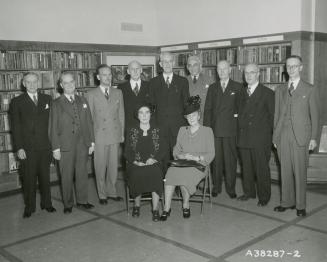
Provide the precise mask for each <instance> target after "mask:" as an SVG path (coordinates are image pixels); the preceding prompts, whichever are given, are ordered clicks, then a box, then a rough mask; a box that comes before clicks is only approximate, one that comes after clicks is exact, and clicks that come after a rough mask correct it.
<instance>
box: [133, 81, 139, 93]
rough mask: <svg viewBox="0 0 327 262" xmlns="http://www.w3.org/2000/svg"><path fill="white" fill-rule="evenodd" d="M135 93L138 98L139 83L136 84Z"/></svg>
mask: <svg viewBox="0 0 327 262" xmlns="http://www.w3.org/2000/svg"><path fill="white" fill-rule="evenodd" d="M133 91H134V93H135V95H136V96H137V95H138V93H139V85H138V84H137V83H135V86H134V90H133Z"/></svg>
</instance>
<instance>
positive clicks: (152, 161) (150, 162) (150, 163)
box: [145, 158, 158, 165]
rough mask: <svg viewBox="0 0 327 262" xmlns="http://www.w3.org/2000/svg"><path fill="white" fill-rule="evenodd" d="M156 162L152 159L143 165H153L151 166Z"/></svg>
mask: <svg viewBox="0 0 327 262" xmlns="http://www.w3.org/2000/svg"><path fill="white" fill-rule="evenodd" d="M157 162H158V161H157V160H155V159H154V158H149V159H148V160H147V161H146V162H145V164H146V165H153V164H155V163H157Z"/></svg>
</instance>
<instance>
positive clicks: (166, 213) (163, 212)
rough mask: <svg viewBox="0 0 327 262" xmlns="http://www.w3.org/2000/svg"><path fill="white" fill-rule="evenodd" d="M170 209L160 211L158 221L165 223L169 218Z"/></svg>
mask: <svg viewBox="0 0 327 262" xmlns="http://www.w3.org/2000/svg"><path fill="white" fill-rule="evenodd" d="M170 212H171V208H169V211H162V214H161V217H160V220H161V221H166V220H167V218H168V217H169V216H170Z"/></svg>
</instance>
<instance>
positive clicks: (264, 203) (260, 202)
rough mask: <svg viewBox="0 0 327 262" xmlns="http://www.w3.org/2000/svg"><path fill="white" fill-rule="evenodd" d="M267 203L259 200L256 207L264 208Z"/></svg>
mask: <svg viewBox="0 0 327 262" xmlns="http://www.w3.org/2000/svg"><path fill="white" fill-rule="evenodd" d="M268 202H269V201H263V200H259V201H258V204H257V206H258V207H264V206H266V205H267V204H268Z"/></svg>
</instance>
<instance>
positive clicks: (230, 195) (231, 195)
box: [228, 193, 237, 199]
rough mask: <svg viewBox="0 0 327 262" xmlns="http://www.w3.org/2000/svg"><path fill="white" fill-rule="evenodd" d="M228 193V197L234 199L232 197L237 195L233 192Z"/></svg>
mask: <svg viewBox="0 0 327 262" xmlns="http://www.w3.org/2000/svg"><path fill="white" fill-rule="evenodd" d="M228 195H229V197H230V198H231V199H234V198H236V197H237V195H236V194H235V193H233V194H228Z"/></svg>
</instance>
